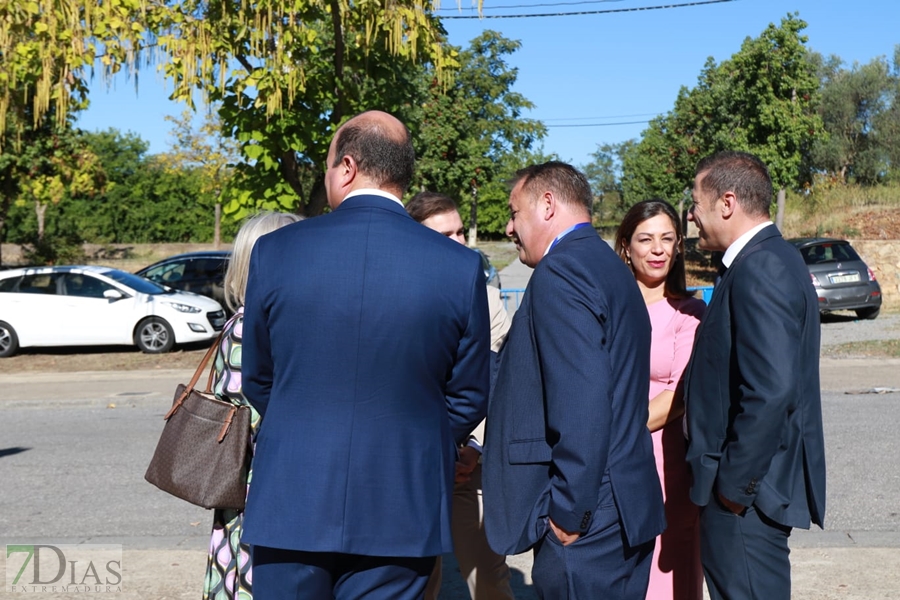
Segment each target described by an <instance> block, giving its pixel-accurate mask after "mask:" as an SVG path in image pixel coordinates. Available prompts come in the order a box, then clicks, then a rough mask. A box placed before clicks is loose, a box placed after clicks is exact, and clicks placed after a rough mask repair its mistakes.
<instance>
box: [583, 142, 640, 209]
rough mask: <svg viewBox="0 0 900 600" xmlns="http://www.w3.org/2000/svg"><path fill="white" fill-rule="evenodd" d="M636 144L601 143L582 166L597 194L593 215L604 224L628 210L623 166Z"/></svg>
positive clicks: (593, 190)
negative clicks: (589, 160) (625, 202)
mask: <svg viewBox="0 0 900 600" xmlns="http://www.w3.org/2000/svg"><path fill="white" fill-rule="evenodd" d="M636 144H637V141H636V140H627V141H625V142H621V143H618V144H599V145H598V146H597V149H596V150H595V151H594V152H593V154H591V157H592V158H593V160H592V161H591V162H589V163H587V164H586V165H583V166H582V167H581V170H582V171H583V172H584V174H585V176H586V177H587V179H588V181H589V182H590V184H591V191H592V192H593V194H594V217H595V218H596V219H599V221H600V222H601V223H604V222H607V221H612V220H618V218H619V217H621V216H622V215H624V213H625V210H627V207H626V206H625V205H624V195H623V189H622V165H623V161H624V160H625V157H626V156H627V155H628V154H629V153H630V152H632V151H633V149H634V146H635V145H636Z"/></svg>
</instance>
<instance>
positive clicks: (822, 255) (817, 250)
mask: <svg viewBox="0 0 900 600" xmlns="http://www.w3.org/2000/svg"><path fill="white" fill-rule="evenodd" d="M788 241H790V242H791V243H792V244H794V246H796V247H797V249H798V250H800V254H801V255H802V256H803V260H804V261H805V262H806V265H807V267H809V274H810V277H812V282H813V285H814V286H815V288H816V294H817V295H818V296H819V310H820V311H821V312H823V313H826V312H831V311H833V310H853V311H856V316H858V317H859V318H860V319H874V318H875V317H877V316H878V313H879V311H880V310H881V286H879V285H878V281H876V279H875V273H873V272H872V269H870V268H869V267H868V266H867V265H866V263H864V262H863V260H862V259H861V258H860V257H859V254H857V253H856V251H855V250H854V249H853V248H852V247H851V246H850V242H848V241H846V240H836V239H831V238H799V239H793V240H788Z"/></svg>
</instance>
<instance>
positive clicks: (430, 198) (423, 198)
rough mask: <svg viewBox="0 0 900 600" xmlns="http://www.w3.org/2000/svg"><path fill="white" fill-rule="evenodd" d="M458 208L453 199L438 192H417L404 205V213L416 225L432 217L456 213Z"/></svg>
mask: <svg viewBox="0 0 900 600" xmlns="http://www.w3.org/2000/svg"><path fill="white" fill-rule="evenodd" d="M457 210H459V209H458V207H457V206H456V202H454V201H453V198H451V197H450V196H448V195H447V194H441V193H439V192H428V191H425V192H419V193H418V194H416V195H415V196H413V197H412V198H410V200H409V202H407V203H406V212H408V213H409V216H411V217H412V218H413V219H415V221H416V222H417V223H421V222H422V221H424V220H425V219H428V218H430V217H433V216H434V215H442V214H444V213H448V212H456V211H457Z"/></svg>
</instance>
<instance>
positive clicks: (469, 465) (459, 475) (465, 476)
mask: <svg viewBox="0 0 900 600" xmlns="http://www.w3.org/2000/svg"><path fill="white" fill-rule="evenodd" d="M480 456H481V453H480V452H478V450H476V449H475V448H473V447H472V446H463V447H462V448H460V449H459V460H458V461H457V462H456V477H455V478H454V481H455V482H456V483H465V482H467V481H469V480H470V479H472V471H474V470H475V467H476V466H478V458H479V457H480Z"/></svg>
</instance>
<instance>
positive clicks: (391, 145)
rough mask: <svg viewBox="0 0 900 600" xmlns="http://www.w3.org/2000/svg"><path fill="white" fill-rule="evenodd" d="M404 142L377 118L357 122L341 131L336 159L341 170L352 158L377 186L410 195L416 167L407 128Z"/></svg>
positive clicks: (338, 133) (336, 142)
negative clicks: (344, 161)
mask: <svg viewBox="0 0 900 600" xmlns="http://www.w3.org/2000/svg"><path fill="white" fill-rule="evenodd" d="M403 131H404V134H403V139H395V138H396V135H392V132H391V131H389V130H388V129H387V128H386V127H384V126H383V124H381V123H380V122H378V121H377V120H375V119H357V120H355V121H354V122H351V123H347V124H346V125H344V126H343V127H341V128H340V129H339V130H338V132H337V139H336V140H335V144H334V146H335V152H334V160H333V161H332V164H331V166H332V167H337V166H338V165H340V164H341V159H342V158H343V157H345V156H352V157H353V160H355V161H356V165H357V167H358V168H359V172H360V173H362V174H363V175H365V176H366V177H369V178H371V179H372V182H373V183H374V184H376V185H379V186H381V185H388V186H393V187H397V188H399V189H400V193H401V195H402V194H403V193H404V192H406V188H408V187H409V182H410V181H411V180H412V176H413V169H414V168H415V164H416V152H415V150H413V145H412V136H410V133H409V129H407V128H406V126H405V125H404V126H403Z"/></svg>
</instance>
